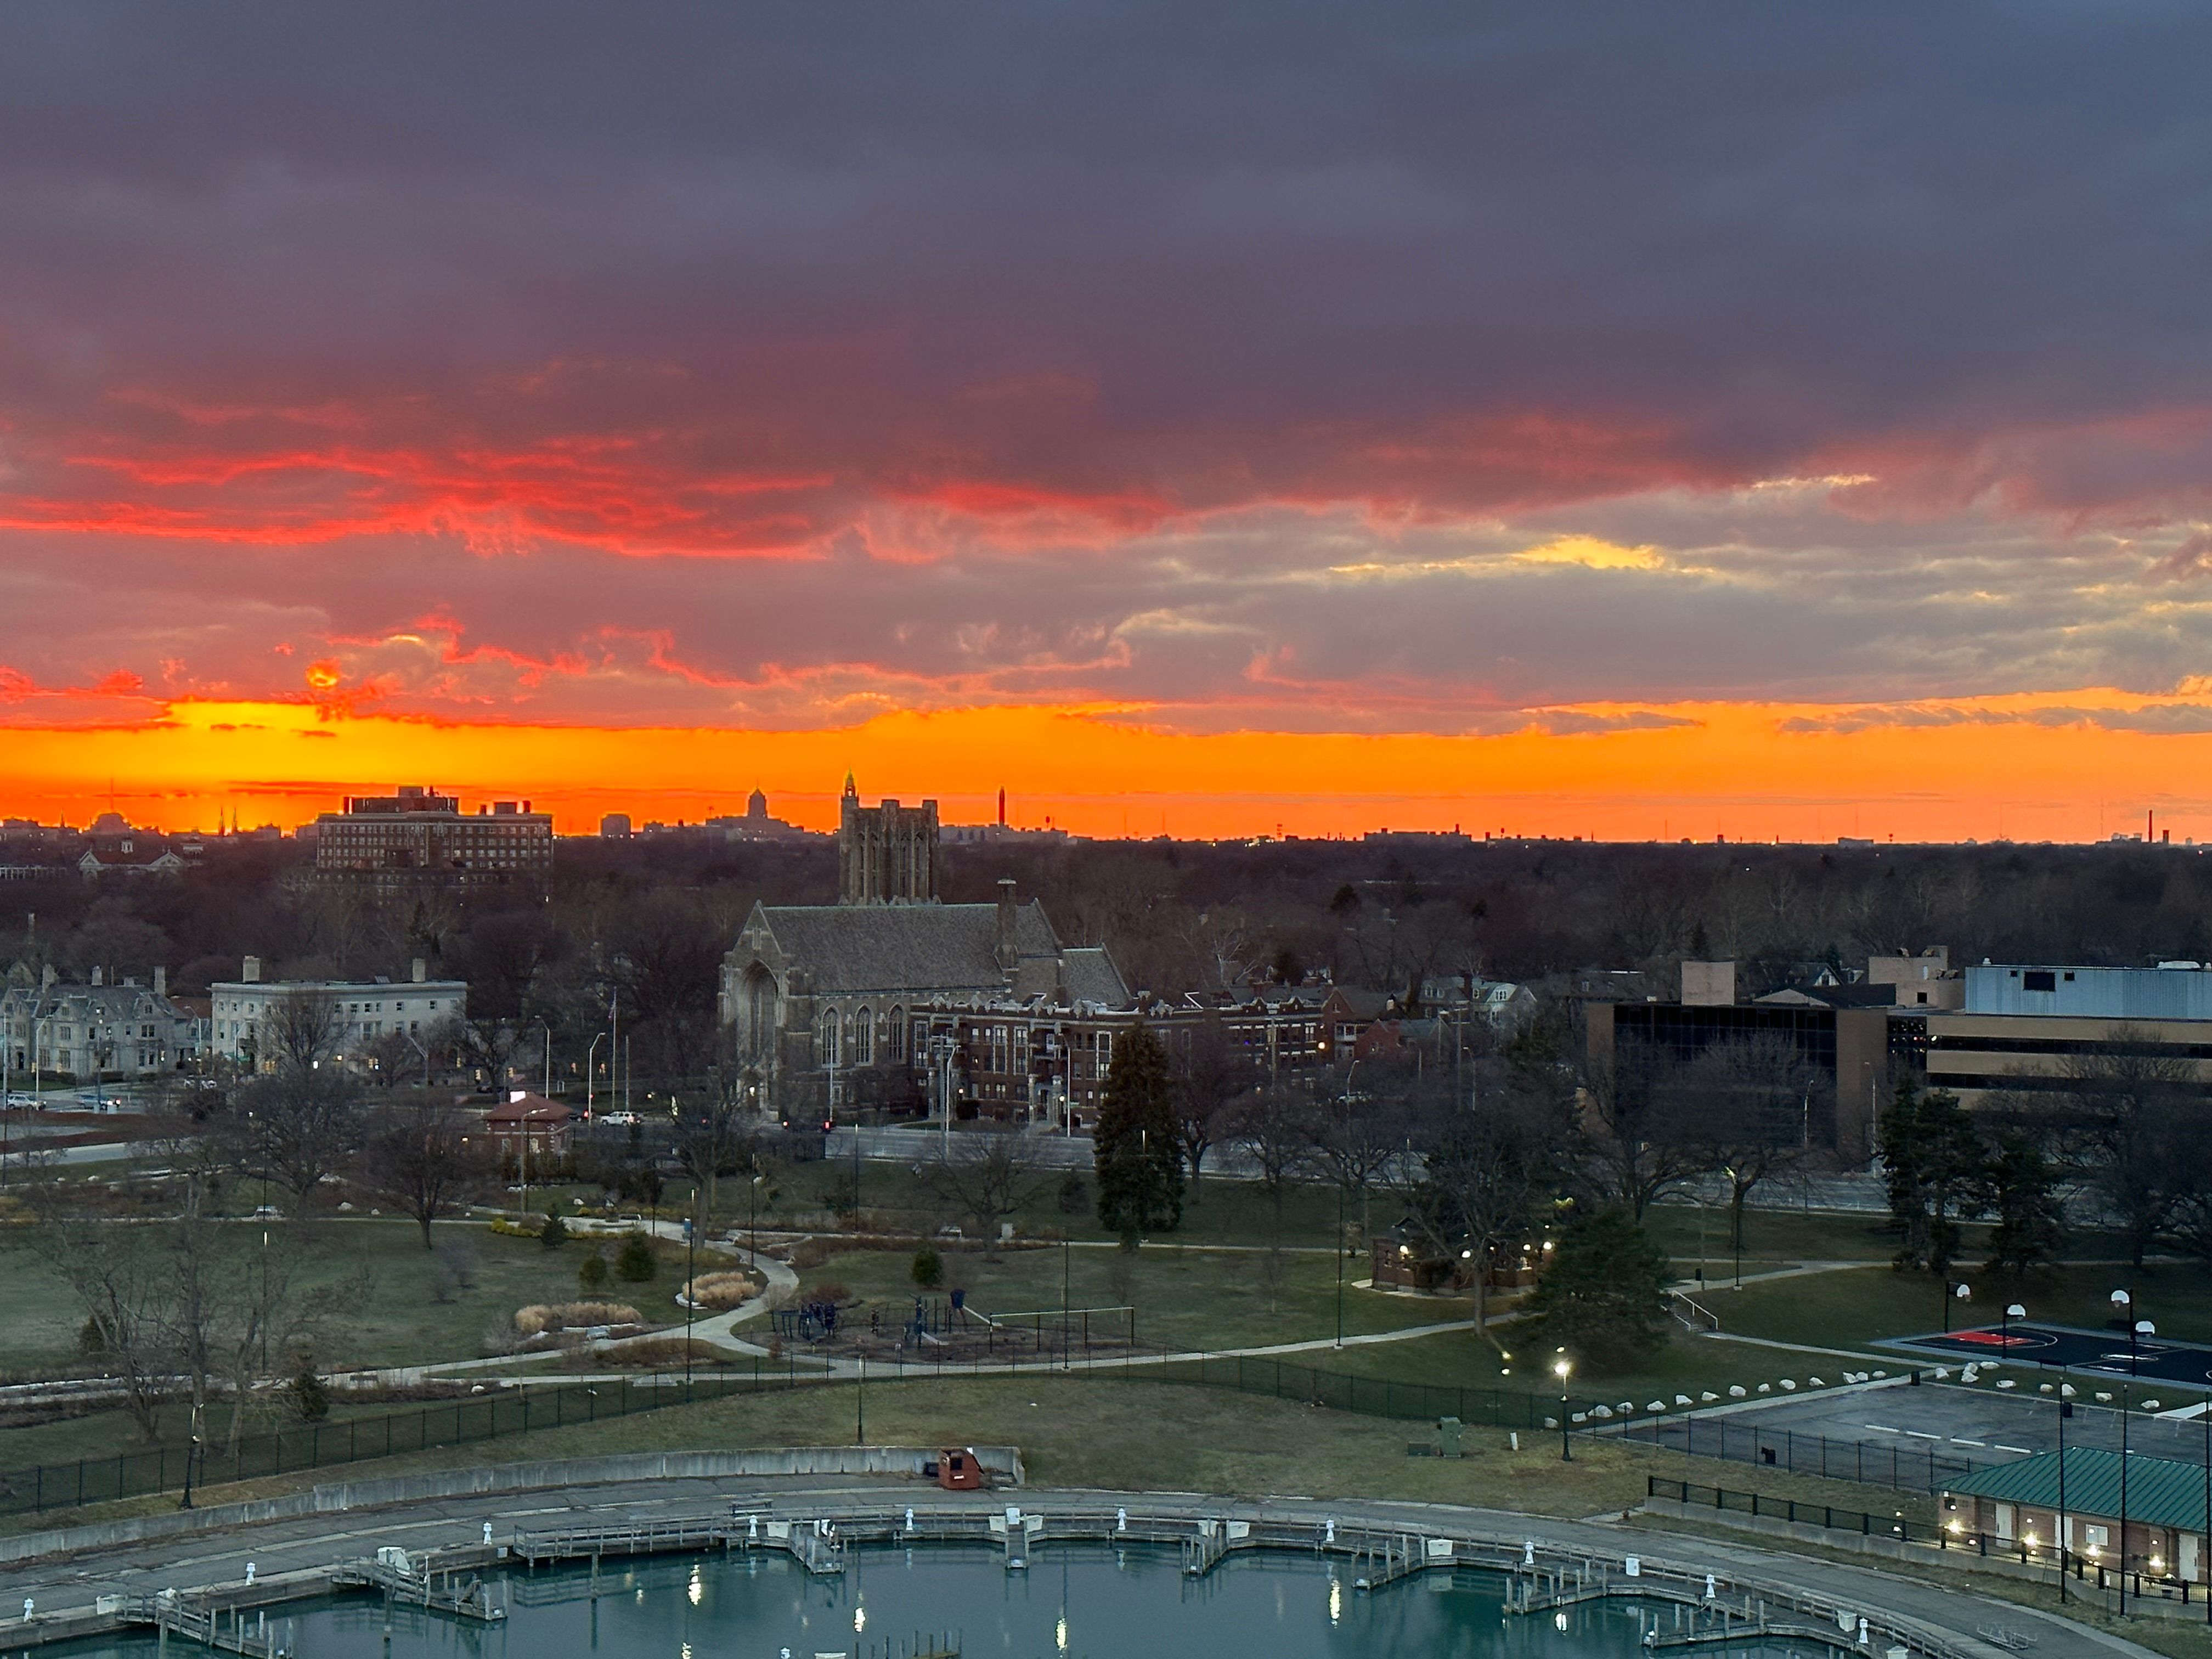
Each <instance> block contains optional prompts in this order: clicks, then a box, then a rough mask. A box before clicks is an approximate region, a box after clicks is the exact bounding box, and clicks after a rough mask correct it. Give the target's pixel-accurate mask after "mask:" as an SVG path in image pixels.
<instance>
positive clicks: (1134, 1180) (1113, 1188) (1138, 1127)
mask: <svg viewBox="0 0 2212 1659" xmlns="http://www.w3.org/2000/svg"><path fill="white" fill-rule="evenodd" d="M1179 1128H1180V1126H1179V1125H1178V1124H1177V1122H1176V1113H1175V1105H1174V1102H1173V1100H1172V1098H1171V1097H1170V1092H1169V1087H1168V1056H1167V1051H1166V1050H1165V1049H1164V1048H1162V1047H1161V1046H1160V1040H1159V1039H1158V1037H1156V1036H1153V1035H1152V1031H1151V1030H1150V1029H1149V1028H1147V1027H1146V1025H1145V1024H1144V1023H1143V1022H1142V1021H1139V1022H1138V1023H1137V1024H1135V1025H1133V1026H1132V1027H1130V1028H1129V1030H1127V1032H1125V1033H1123V1034H1122V1036H1121V1039H1120V1040H1119V1041H1118V1042H1115V1045H1114V1059H1113V1061H1112V1063H1111V1064H1109V1066H1107V1068H1106V1092H1105V1096H1104V1098H1103V1100H1102V1101H1101V1102H1100V1103H1099V1108H1098V1125H1097V1129H1096V1131H1095V1132H1094V1133H1093V1134H1092V1137H1091V1145H1092V1147H1093V1149H1094V1152H1095V1157H1096V1164H1097V1182H1098V1224H1099V1225H1101V1226H1103V1227H1104V1228H1105V1229H1106V1230H1107V1231H1109V1232H1114V1233H1119V1234H1120V1235H1121V1243H1122V1246H1123V1248H1125V1249H1136V1247H1137V1243H1138V1241H1139V1240H1140V1239H1141V1238H1142V1237H1144V1236H1145V1235H1146V1233H1153V1232H1169V1231H1173V1230H1174V1229H1175V1227H1176V1225H1177V1224H1178V1223H1180V1222H1181V1221H1182V1138H1181V1135H1180V1133H1179Z"/></svg>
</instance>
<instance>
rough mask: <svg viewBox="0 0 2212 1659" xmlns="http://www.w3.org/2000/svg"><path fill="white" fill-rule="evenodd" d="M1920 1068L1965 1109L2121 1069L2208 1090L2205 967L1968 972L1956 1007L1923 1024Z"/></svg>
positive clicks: (2056, 1089)
mask: <svg viewBox="0 0 2212 1659" xmlns="http://www.w3.org/2000/svg"><path fill="white" fill-rule="evenodd" d="M2147 1062H2154V1064H2150V1063H2147ZM1927 1067H1928V1081H1929V1085H1930V1086H1931V1087H1936V1088H1943V1089H1948V1090H1950V1091H1953V1092H1954V1093H1955V1094H1956V1095H1957V1096H1958V1097H1960V1100H1961V1101H1963V1102H1964V1103H1966V1105H1967V1106H1969V1107H1981V1106H1986V1105H1990V1104H1991V1103H1994V1102H1995V1101H1996V1098H1997V1097H2000V1096H2004V1095H2013V1096H2017V1097H2044V1098H2046V1099H2047V1098H2050V1097H2055V1096H2062V1095H2066V1094H2070V1093H2075V1092H2078V1091H2082V1090H2083V1089H2084V1088H2085V1087H2091V1086H2093V1085H2095V1084H2096V1082H2097V1080H2098V1079H2099V1078H2100V1076H2101V1075H2104V1074H2107V1073H2113V1074H2117V1073H2126V1072H2129V1071H2130V1070H2133V1071H2135V1072H2137V1073H2142V1076H2143V1077H2144V1078H2145V1079H2147V1080H2159V1081H2164V1082H2169V1083H2176V1084H2185V1085H2198V1086H2205V1087H2212V969H2208V968H2206V967H2205V966H2203V964H2202V963H2195V962H2165V963H2159V964H2158V965H2157V966H2156V967H2154V968H2092V967H2087V966H2084V965H2081V964H2078V963H2077V964H2075V965H2074V966H2072V967H2069V966H2067V965H2065V964H2063V963H2047V964H2045V963H1982V964H1981V965H1980V966H1978V967H1972V968H1968V969H1966V995H1965V1006H1963V1007H1962V1008H1960V1009H1959V1010H1957V1011H1956V1012H1934V1013H1930V1014H1929V1016H1928V1048H1927Z"/></svg>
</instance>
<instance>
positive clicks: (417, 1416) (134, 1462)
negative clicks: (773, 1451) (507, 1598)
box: [0, 1368, 820, 1515]
mask: <svg viewBox="0 0 2212 1659" xmlns="http://www.w3.org/2000/svg"><path fill="white" fill-rule="evenodd" d="M809 1380H810V1379H808V1378H806V1377H805V1376H798V1377H793V1376H791V1375H790V1374H789V1373H787V1371H785V1370H781V1369H780V1368H764V1369H763V1370H758V1371H755V1372H751V1373H738V1372H730V1371H723V1372H717V1373H713V1374H703V1373H702V1374H701V1375H698V1376H694V1377H693V1378H692V1380H691V1382H690V1384H689V1385H687V1384H686V1383H685V1382H684V1378H683V1377H682V1376H641V1377H634V1378H625V1379H623V1380H622V1381H618V1382H616V1381H608V1382H595V1383H555V1384H537V1383H533V1384H532V1385H530V1386H529V1387H527V1388H519V1389H488V1390H487V1391H486V1392H484V1393H483V1394H480V1395H471V1396H469V1397H468V1398H467V1399H465V1400H450V1401H438V1402H436V1403H435V1404H431V1405H426V1406H416V1407H410V1408H409V1409H407V1410H405V1411H394V1412H380V1413H374V1414H364V1415H362V1416H359V1417H343V1418H333V1419H325V1421H323V1422H319V1423H296V1424H289V1425H285V1426H283V1427H282V1428H276V1429H264V1430H261V1431H256V1432H253V1433H250V1434H245V1435H241V1436H240V1437H239V1439H238V1442H237V1443H236V1444H235V1445H232V1444H231V1443H230V1442H229V1440H228V1437H223V1436H213V1435H211V1436H210V1437H209V1438H208V1439H207V1440H206V1441H205V1442H204V1443H202V1444H201V1445H200V1446H198V1447H197V1449H194V1448H189V1447H185V1446H149V1447H148V1448H147V1449H145V1450H143V1451H131V1452H123V1453H119V1454H118V1455H115V1456H113V1457H88V1458H82V1459H79V1460H78V1461H77V1462H73V1463H46V1464H41V1465H39V1466H37V1467H35V1468H22V1469H9V1470H5V1471H0V1515H25V1514H35V1513H39V1512H41V1511H44V1510H59V1509H73V1508H75V1507H76V1506H77V1505H78V1504H105V1503H109V1502H112V1501H113V1500H115V1499H117V1498H143V1497H146V1496H148V1495H149V1494H151V1493H155V1492H179V1491H181V1490H183V1488H184V1486H185V1474H186V1465H187V1463H189V1464H190V1472H191V1482H192V1484H193V1485H195V1486H199V1485H209V1486H212V1485H216V1484H217V1483H221V1482H227V1481H234V1480H260V1479H263V1478H264V1477H266V1476H269V1475H276V1474H291V1473H294V1472H295V1471H298V1470H302V1469H319V1468H331V1467H332V1466H334V1465H337V1464H343V1463H355V1462H366V1461H368V1460H369V1459H372V1458H380V1457H397V1456H400V1455H404V1454H405V1453H408V1452H420V1451H429V1450H433V1449H436V1448H438V1447H441V1446H459V1445H466V1444H469V1443H472V1442H475V1441H479V1440H495V1439H501V1438H504V1437H507V1436H509V1435H521V1434H529V1433H531V1432H532V1431H537V1430H539V1429H556V1428H563V1427H567V1426H568V1425H574V1424H578V1423H592V1422H597V1421H599V1419H602V1418H609V1417H628V1416H630V1415H632V1414H634V1413H638V1412H647V1411H652V1410H654V1409H656V1408H657V1407H663V1406H679V1405H683V1404H684V1403H686V1402H687V1401H699V1400H721V1399H726V1398H728V1397H729V1396H731V1395H750V1394H757V1393H766V1392H769V1391H774V1390H784V1389H791V1388H793V1387H804V1386H805V1385H806V1384H807V1383H808V1381H809ZM811 1380H812V1381H815V1382H817V1383H818V1382H819V1381H820V1379H819V1378H818V1377H817V1378H814V1379H811Z"/></svg>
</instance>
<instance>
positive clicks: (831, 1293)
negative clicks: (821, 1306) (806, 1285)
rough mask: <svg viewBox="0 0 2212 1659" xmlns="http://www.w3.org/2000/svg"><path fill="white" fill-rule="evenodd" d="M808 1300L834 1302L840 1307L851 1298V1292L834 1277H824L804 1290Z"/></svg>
mask: <svg viewBox="0 0 2212 1659" xmlns="http://www.w3.org/2000/svg"><path fill="white" fill-rule="evenodd" d="M805 1299H806V1300H807V1301H809V1302H834V1303H836V1304H838V1305H839V1306H840V1307H842V1306H843V1305H844V1304H846V1303H848V1302H850V1301H851V1300H852V1299H853V1292H852V1291H849V1290H848V1289H847V1288H846V1287H845V1286H844V1285H841V1284H839V1283H838V1282H837V1281H836V1279H823V1281H822V1282H821V1283H820V1284H819V1285H816V1286H815V1287H814V1288H813V1289H812V1290H811V1291H807V1292H806V1297H805Z"/></svg>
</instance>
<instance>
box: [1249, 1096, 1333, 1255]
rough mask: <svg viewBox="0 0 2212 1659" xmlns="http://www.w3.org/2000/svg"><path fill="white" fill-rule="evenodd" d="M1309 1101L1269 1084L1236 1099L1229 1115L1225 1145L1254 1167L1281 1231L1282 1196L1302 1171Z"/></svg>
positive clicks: (1304, 1097) (1305, 1097)
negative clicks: (1235, 1150)
mask: <svg viewBox="0 0 2212 1659" xmlns="http://www.w3.org/2000/svg"><path fill="white" fill-rule="evenodd" d="M1312 1109H1313V1108H1312V1098H1311V1097H1310V1096H1309V1095H1307V1094H1305V1093H1304V1091H1301V1090H1298V1089H1297V1088H1294V1087H1292V1086H1291V1085H1288V1084H1279V1083H1269V1084H1265V1085H1261V1087H1259V1088H1257V1089H1254V1090H1252V1091H1249V1092H1248V1093H1246V1094H1244V1095H1242V1096H1240V1097H1238V1099H1237V1103H1236V1105H1235V1106H1234V1107H1233V1108H1231V1111H1230V1115H1229V1122H1228V1128H1229V1136H1228V1139H1229V1144H1230V1145H1231V1146H1235V1147H1237V1149H1238V1150H1239V1151H1241V1152H1243V1154H1244V1155H1245V1156H1246V1157H1247V1158H1250V1159H1251V1160H1252V1162H1253V1163H1254V1164H1255V1165H1256V1166H1257V1167H1258V1170H1259V1175H1260V1185H1261V1189H1262V1190H1263V1191H1265V1192H1266V1193H1267V1195H1268V1196H1269V1197H1270V1198H1272V1199H1273V1200H1274V1201H1275V1218H1276V1224H1277V1226H1276V1231H1278V1232H1279V1231H1281V1221H1282V1213H1283V1195H1284V1194H1285V1192H1286V1191H1287V1190H1288V1188H1289V1187H1290V1183H1291V1182H1292V1181H1293V1180H1295V1179H1296V1178H1297V1176H1298V1174H1299V1172H1300V1171H1301V1170H1304V1168H1305V1160H1306V1155H1307V1135H1306V1120H1307V1116H1308V1114H1309V1113H1310V1111H1311V1110H1312Z"/></svg>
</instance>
